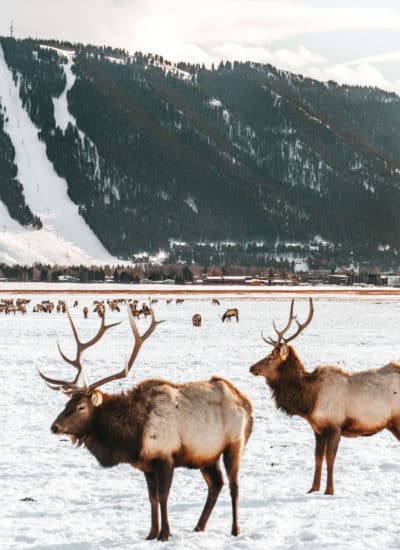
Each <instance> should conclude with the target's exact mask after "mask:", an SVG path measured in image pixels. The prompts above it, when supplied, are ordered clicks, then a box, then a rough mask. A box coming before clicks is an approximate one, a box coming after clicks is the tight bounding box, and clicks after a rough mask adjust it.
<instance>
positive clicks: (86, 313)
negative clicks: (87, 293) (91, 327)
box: [82, 306, 89, 319]
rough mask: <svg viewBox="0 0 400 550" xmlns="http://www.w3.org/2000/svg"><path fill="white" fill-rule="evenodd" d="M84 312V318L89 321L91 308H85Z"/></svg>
mask: <svg viewBox="0 0 400 550" xmlns="http://www.w3.org/2000/svg"><path fill="white" fill-rule="evenodd" d="M82 311H83V318H84V319H87V318H88V315H89V308H88V307H87V306H85V307H84V308H83V310H82Z"/></svg>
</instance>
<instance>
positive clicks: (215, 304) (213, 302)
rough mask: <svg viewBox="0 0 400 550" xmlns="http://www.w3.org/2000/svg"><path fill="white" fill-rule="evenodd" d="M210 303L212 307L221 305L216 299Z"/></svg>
mask: <svg viewBox="0 0 400 550" xmlns="http://www.w3.org/2000/svg"><path fill="white" fill-rule="evenodd" d="M211 303H212V305H213V306H220V305H221V304H220V302H219V300H217V298H213V299H212V300H211Z"/></svg>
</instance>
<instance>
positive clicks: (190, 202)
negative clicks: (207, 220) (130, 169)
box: [185, 195, 199, 214]
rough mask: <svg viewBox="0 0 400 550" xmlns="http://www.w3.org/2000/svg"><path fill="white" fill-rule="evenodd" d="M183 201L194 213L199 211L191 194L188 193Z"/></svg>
mask: <svg viewBox="0 0 400 550" xmlns="http://www.w3.org/2000/svg"><path fill="white" fill-rule="evenodd" d="M185 202H186V204H187V205H188V206H189V208H191V209H192V210H193V212H194V213H195V214H198V213H199V209H198V208H197V204H196V201H195V199H194V198H193V197H192V196H191V195H189V197H188V198H187V199H186V200H185Z"/></svg>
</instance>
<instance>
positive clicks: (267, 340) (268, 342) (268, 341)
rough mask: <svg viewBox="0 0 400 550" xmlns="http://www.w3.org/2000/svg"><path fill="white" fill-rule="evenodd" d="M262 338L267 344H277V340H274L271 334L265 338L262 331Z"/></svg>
mask: <svg viewBox="0 0 400 550" xmlns="http://www.w3.org/2000/svg"><path fill="white" fill-rule="evenodd" d="M261 338H262V339H263V340H264V342H265V343H266V344H270V345H271V346H275V345H276V342H275V341H274V340H272V338H271V337H270V336H268V337H267V338H265V336H264V334H263V333H262V332H261Z"/></svg>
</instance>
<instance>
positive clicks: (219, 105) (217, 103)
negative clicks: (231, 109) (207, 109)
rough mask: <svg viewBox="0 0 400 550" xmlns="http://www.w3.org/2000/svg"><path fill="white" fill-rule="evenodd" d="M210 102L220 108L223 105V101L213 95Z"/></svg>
mask: <svg viewBox="0 0 400 550" xmlns="http://www.w3.org/2000/svg"><path fill="white" fill-rule="evenodd" d="M208 103H209V105H210V106H211V107H213V108H217V109H218V108H219V107H222V101H221V100H220V99H217V98H216V97H212V98H211V99H210V101H209V102H208Z"/></svg>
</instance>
